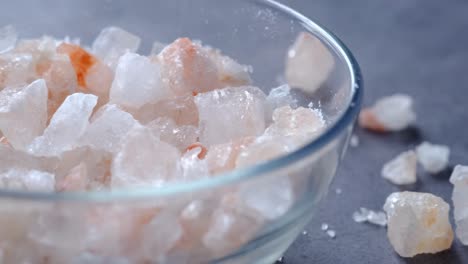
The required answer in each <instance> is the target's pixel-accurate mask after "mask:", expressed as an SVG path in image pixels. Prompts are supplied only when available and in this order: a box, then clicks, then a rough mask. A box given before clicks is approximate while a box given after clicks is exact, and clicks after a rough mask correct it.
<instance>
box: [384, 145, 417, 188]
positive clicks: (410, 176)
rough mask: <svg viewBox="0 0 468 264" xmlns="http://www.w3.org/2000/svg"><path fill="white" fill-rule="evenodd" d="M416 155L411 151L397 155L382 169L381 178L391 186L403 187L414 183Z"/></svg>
mask: <svg viewBox="0 0 468 264" xmlns="http://www.w3.org/2000/svg"><path fill="white" fill-rule="evenodd" d="M416 166H417V155H416V152H414V151H413V150H410V151H406V152H403V153H401V154H400V155H398V156H397V157H396V158H394V159H393V160H391V161H389V162H387V163H386V164H385V165H384V166H383V168H382V172H381V174H382V177H383V178H385V179H387V180H388V181H390V182H391V183H393V184H397V185H404V184H413V183H415V182H416Z"/></svg>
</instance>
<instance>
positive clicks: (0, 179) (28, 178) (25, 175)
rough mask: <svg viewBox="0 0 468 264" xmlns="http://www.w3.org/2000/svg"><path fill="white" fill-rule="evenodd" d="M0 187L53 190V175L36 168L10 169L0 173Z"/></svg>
mask: <svg viewBox="0 0 468 264" xmlns="http://www.w3.org/2000/svg"><path fill="white" fill-rule="evenodd" d="M0 188H2V189H9V190H24V191H44V192H53V191H54V188H55V176H54V175H53V174H50V173H48V172H43V171H37V170H24V169H10V170H8V171H6V172H4V173H1V174H0Z"/></svg>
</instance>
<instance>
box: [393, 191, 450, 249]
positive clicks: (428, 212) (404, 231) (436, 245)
mask: <svg viewBox="0 0 468 264" xmlns="http://www.w3.org/2000/svg"><path fill="white" fill-rule="evenodd" d="M384 210H385V212H386V213H387V217H388V230H387V235H388V239H389V240H390V243H391V244H392V246H393V248H394V249H395V251H396V252H397V253H398V254H399V255H400V256H402V257H413V256H415V255H417V254H422V253H437V252H440V251H443V250H446V249H449V248H450V246H451V245H452V241H453V231H452V226H451V225H450V222H449V217H448V216H449V210H450V206H449V205H448V204H447V203H446V202H444V200H442V199H441V198H440V197H437V196H435V195H432V194H430V193H415V192H396V193H392V194H391V195H390V196H388V197H387V200H386V202H385V205H384Z"/></svg>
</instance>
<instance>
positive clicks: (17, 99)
mask: <svg viewBox="0 0 468 264" xmlns="http://www.w3.org/2000/svg"><path fill="white" fill-rule="evenodd" d="M46 122H47V87H46V83H45V82H44V80H42V79H39V80H37V81H34V82H33V83H31V84H30V85H28V86H26V87H24V88H6V89H4V90H2V91H0V130H1V131H2V132H3V134H4V136H5V137H6V138H7V139H8V142H9V144H11V145H12V146H13V147H14V148H16V149H20V150H26V149H27V146H28V145H29V144H30V143H31V142H32V141H33V140H34V138H36V137H38V136H40V135H41V134H42V132H43V131H44V129H45V127H46Z"/></svg>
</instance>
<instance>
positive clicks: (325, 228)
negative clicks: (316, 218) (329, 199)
mask: <svg viewBox="0 0 468 264" xmlns="http://www.w3.org/2000/svg"><path fill="white" fill-rule="evenodd" d="M320 229H322V231H327V230H328V224H326V223H323V224H322V225H321V226H320Z"/></svg>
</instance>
